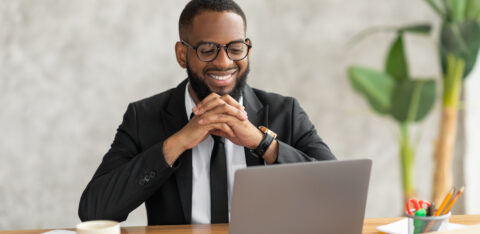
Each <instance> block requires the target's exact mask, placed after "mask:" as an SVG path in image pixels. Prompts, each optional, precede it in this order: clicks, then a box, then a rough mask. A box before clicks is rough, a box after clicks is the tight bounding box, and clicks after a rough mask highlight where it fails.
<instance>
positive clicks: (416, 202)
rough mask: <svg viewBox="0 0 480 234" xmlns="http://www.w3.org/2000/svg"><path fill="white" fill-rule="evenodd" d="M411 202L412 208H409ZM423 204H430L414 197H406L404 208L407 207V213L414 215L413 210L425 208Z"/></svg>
mask: <svg viewBox="0 0 480 234" xmlns="http://www.w3.org/2000/svg"><path fill="white" fill-rule="evenodd" d="M411 204H413V208H414V209H411V207H410V205H411ZM424 205H427V207H429V206H431V205H432V204H431V203H430V202H429V201H426V200H417V199H416V198H410V199H408V201H407V204H406V205H405V208H406V209H407V213H408V214H409V215H414V214H415V212H417V211H418V210H420V209H425V208H424Z"/></svg>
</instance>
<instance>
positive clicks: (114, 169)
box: [78, 104, 178, 222]
mask: <svg viewBox="0 0 480 234" xmlns="http://www.w3.org/2000/svg"><path fill="white" fill-rule="evenodd" d="M162 145H163V142H158V143H157V144H155V145H153V146H152V147H150V148H148V149H146V150H144V151H143V152H140V149H139V148H140V147H139V139H138V125H137V116H136V110H135V106H134V104H130V105H129V106H128V108H127V112H126V113H125V115H124V117H123V122H122V124H121V125H120V126H119V127H118V129H117V133H116V135H115V139H114V141H113V143H112V145H111V148H110V150H109V151H108V152H107V154H106V155H105V156H104V157H103V161H102V163H101V164H100V166H99V167H98V169H97V171H96V172H95V174H94V176H93V178H92V179H91V181H90V182H89V184H88V185H87V187H86V188H85V190H84V192H83V194H82V197H81V198H80V205H79V208H78V214H79V217H80V219H81V220H82V221H86V220H93V219H109V220H116V221H119V222H120V221H124V220H125V219H126V218H127V216H128V214H129V213H130V212H131V211H133V210H134V209H135V208H137V207H138V206H140V205H141V204H142V203H143V202H144V201H145V200H146V199H147V198H148V197H150V196H151V195H152V194H153V193H154V192H155V190H156V189H157V188H159V187H160V186H161V185H162V184H163V183H164V182H165V181H166V180H167V179H168V178H169V177H170V176H171V175H172V174H173V172H174V171H175V170H176V168H178V165H174V166H173V167H170V166H169V165H168V164H167V162H166V161H165V158H164V156H163V152H162Z"/></svg>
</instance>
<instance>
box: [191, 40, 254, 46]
mask: <svg viewBox="0 0 480 234" xmlns="http://www.w3.org/2000/svg"><path fill="white" fill-rule="evenodd" d="M245 40H246V39H237V40H233V41H230V42H228V43H226V44H224V45H228V44H231V43H235V42H245ZM209 43H212V44H219V43H216V42H213V41H200V42H198V43H197V45H196V46H198V45H200V44H209ZM219 45H221V44H219Z"/></svg>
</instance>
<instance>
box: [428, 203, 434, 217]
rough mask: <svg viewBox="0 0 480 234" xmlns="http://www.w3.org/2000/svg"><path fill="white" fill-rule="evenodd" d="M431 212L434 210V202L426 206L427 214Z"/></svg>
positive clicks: (430, 214)
mask: <svg viewBox="0 0 480 234" xmlns="http://www.w3.org/2000/svg"><path fill="white" fill-rule="evenodd" d="M433 212H435V203H433V202H432V204H431V205H430V206H429V207H428V208H427V216H432V215H433Z"/></svg>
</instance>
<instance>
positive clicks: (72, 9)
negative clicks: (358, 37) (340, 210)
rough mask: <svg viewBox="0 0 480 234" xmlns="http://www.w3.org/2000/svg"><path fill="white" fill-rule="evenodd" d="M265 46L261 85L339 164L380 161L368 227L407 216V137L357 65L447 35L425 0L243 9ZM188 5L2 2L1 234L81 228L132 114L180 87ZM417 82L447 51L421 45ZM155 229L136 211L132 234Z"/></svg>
mask: <svg viewBox="0 0 480 234" xmlns="http://www.w3.org/2000/svg"><path fill="white" fill-rule="evenodd" d="M238 2H239V4H240V5H241V6H242V7H243V8H244V10H245V12H246V14H247V17H248V24H249V28H248V36H249V37H250V38H251V39H252V41H253V45H254V49H253V55H252V60H251V63H252V71H251V73H250V74H251V75H250V78H249V83H250V84H251V85H252V86H255V87H258V88H262V89H265V90H268V91H273V92H277V93H281V94H284V95H289V96H294V97H296V98H298V100H299V101H300V103H301V104H302V106H303V107H304V108H305V110H306V111H307V113H308V114H309V115H310V118H311V119H312V121H313V122H314V123H315V125H316V127H317V128H318V132H319V134H320V135H321V137H322V138H323V139H324V140H325V141H326V142H327V143H328V144H329V146H330V147H331V149H332V150H333V152H334V153H335V154H336V155H337V156H338V158H340V159H350V158H360V157H371V158H372V159H373V160H374V166H373V173H372V180H371V185H370V191H369V198H368V203H367V211H366V215H367V217H390V216H399V215H401V214H402V212H403V210H402V208H403V202H402V190H401V184H400V170H399V157H398V138H399V134H398V127H397V125H396V123H395V122H394V121H392V120H391V119H388V118H385V117H380V116H378V115H376V114H374V113H373V112H372V111H371V110H370V109H369V107H368V106H367V104H366V102H365V101H364V100H363V98H361V97H360V96H359V95H357V94H356V93H354V92H353V90H352V88H351V87H350V84H349V82H348V79H347V77H346V72H345V70H346V68H347V66H348V65H349V64H353V63H355V64H364V65H370V66H373V67H376V68H381V67H382V66H383V65H382V64H383V59H384V57H385V53H386V50H387V47H388V43H389V42H390V40H391V39H392V38H393V35H392V34H379V35H375V36H372V37H371V38H369V39H367V40H363V41H361V42H360V43H358V44H357V45H355V46H353V47H351V46H350V47H349V46H348V45H347V44H348V41H349V39H351V38H352V37H353V36H354V35H355V34H357V33H358V32H360V31H362V30H364V29H367V28H370V27H373V26H379V25H397V26H400V25H404V24H408V23H415V22H436V16H435V15H434V14H433V12H432V11H431V10H430V9H429V8H428V6H427V5H426V3H424V1H421V0H390V1H385V0H368V1H366V0H364V1H355V0H301V1H288V0H279V1H257V0H239V1H238ZM185 3H186V1H185V0H184V1H178V0H164V1H153V0H145V1H126V0H125V1H115V0H104V1H96V0H72V1H58V0H37V1H28V0H3V1H0V108H1V111H0V130H1V132H2V137H1V140H0V157H1V160H0V229H24V228H47V227H48V228H58V227H72V226H73V225H74V224H76V223H78V222H79V219H78V216H77V207H78V201H79V198H80V195H81V192H82V191H83V189H84V188H85V186H86V184H87V183H88V181H89V180H90V178H91V176H92V175H93V173H94V171H95V169H96V168H97V166H98V165H99V163H100V161H101V159H102V156H103V154H104V153H105V152H106V151H107V150H108V148H109V145H110V143H111V142H112V140H113V136H114V134H115V130H116V128H117V126H118V125H119V124H120V122H121V118H122V115H123V113H124V111H125V110H126V107H127V104H128V103H129V102H132V101H135V100H138V99H141V98H144V97H148V96H151V95H153V94H156V93H158V92H161V91H164V90H166V89H168V88H171V87H173V86H175V85H176V84H177V83H179V82H180V81H181V80H182V79H184V77H186V74H185V72H184V71H183V70H182V69H180V67H179V66H178V65H177V64H176V60H175V57H174V43H175V42H176V41H177V40H178V33H177V21H178V17H179V14H180V12H181V10H182V8H183V6H184V4H185ZM407 43H408V45H407V47H408V48H407V50H408V56H409V58H410V59H411V61H413V64H411V72H412V74H413V75H414V76H419V77H438V73H439V72H438V70H439V69H438V65H437V63H436V57H435V56H436V54H435V53H436V52H435V46H434V45H433V44H432V42H431V41H428V40H426V39H424V38H421V37H414V36H412V37H408V40H407ZM438 110H439V109H438V105H437V107H436V108H435V110H434V111H435V114H432V115H430V116H429V117H428V118H427V119H426V120H425V121H424V122H423V123H422V124H420V125H417V126H416V127H415V128H414V129H413V133H414V139H415V144H416V145H417V158H416V160H415V161H416V168H415V171H416V184H417V186H418V194H419V197H421V198H427V199H428V198H430V187H431V186H430V182H431V171H432V170H431V167H432V166H431V157H432V156H431V155H432V145H433V141H434V138H435V136H436V131H437V128H436V127H437V122H438V114H437V113H438ZM144 224H146V219H145V210H144V208H143V206H142V207H140V208H139V209H137V210H136V211H135V212H134V213H133V214H131V216H130V217H129V219H128V221H127V222H126V223H125V225H144Z"/></svg>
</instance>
